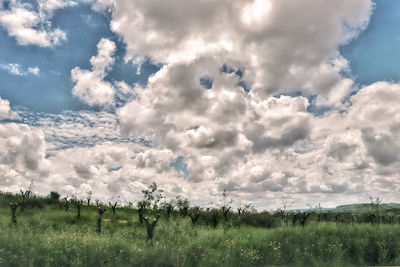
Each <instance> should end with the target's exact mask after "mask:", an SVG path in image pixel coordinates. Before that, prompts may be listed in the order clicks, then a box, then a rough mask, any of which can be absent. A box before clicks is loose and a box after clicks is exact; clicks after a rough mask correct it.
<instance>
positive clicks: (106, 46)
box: [71, 38, 116, 106]
mask: <svg viewBox="0 0 400 267" xmlns="http://www.w3.org/2000/svg"><path fill="white" fill-rule="evenodd" d="M115 50H116V46H115V43H114V42H112V41H110V40H108V39H105V38H103V39H101V40H100V42H99V43H98V44H97V55H96V56H93V57H92V58H91V59H90V63H91V65H92V70H91V71H89V70H81V69H80V68H79V67H76V68H74V69H72V70H71V78H72V81H73V82H74V83H75V86H74V88H73V89H72V93H73V94H74V95H76V96H78V97H79V98H81V99H82V100H83V101H85V102H86V103H88V104H89V105H91V106H93V105H107V104H111V103H112V102H113V100H114V94H115V88H114V87H113V85H112V84H110V83H109V82H107V81H104V78H105V77H106V74H107V71H109V70H110V68H111V66H112V65H113V64H114V61H115V59H114V57H113V55H114V53H115Z"/></svg>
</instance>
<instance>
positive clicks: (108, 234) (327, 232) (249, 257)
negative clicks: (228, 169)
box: [0, 194, 400, 266]
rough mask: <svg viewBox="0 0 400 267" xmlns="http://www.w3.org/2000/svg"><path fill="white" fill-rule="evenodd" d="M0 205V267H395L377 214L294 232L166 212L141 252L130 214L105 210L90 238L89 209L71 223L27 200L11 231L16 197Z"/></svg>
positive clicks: (251, 218) (93, 213) (396, 258)
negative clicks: (374, 219) (98, 229)
mask: <svg viewBox="0 0 400 267" xmlns="http://www.w3.org/2000/svg"><path fill="white" fill-rule="evenodd" d="M0 198H1V199H0V265H1V266H269V265H286V266H354V265H364V266H365V265H400V224H399V223H398V222H397V221H393V220H392V221H390V222H387V221H386V220H387V219H385V218H387V217H384V216H383V215H382V220H381V221H382V222H381V223H378V222H372V223H365V222H359V221H360V220H361V219H360V218H367V217H362V216H361V215H357V219H354V220H350V221H346V220H345V219H341V220H340V221H332V220H333V218H337V217H336V215H337V214H335V213H332V212H329V213H328V215H327V216H325V217H324V218H325V219H326V220H325V221H318V216H317V214H316V213H313V214H311V216H310V217H309V219H308V221H307V222H306V223H305V226H304V227H302V226H301V225H299V224H295V226H293V225H292V223H291V221H290V218H291V217H290V216H292V215H290V214H287V215H286V217H285V216H284V217H282V216H281V217H279V216H278V215H277V214H269V213H252V214H246V217H245V216H244V215H243V216H238V214H237V213H230V214H229V217H228V220H227V221H226V222H225V221H224V218H223V216H222V215H221V214H219V217H218V220H219V223H218V226H217V227H216V228H215V229H214V227H213V226H212V224H211V222H209V220H208V217H207V212H205V211H204V212H202V213H201V214H200V218H199V221H198V222H197V223H196V224H195V225H194V226H193V224H192V221H191V219H190V217H188V216H186V217H184V216H182V215H181V214H179V213H178V212H177V211H174V212H173V213H172V215H171V218H170V219H167V218H166V215H165V213H164V212H163V211H162V210H158V211H157V213H160V214H161V218H160V219H159V221H158V223H157V225H156V227H155V230H154V239H153V245H148V242H147V237H146V226H145V224H144V223H143V224H140V223H139V216H138V212H137V210H136V209H129V208H119V209H117V210H116V214H115V215H114V214H113V213H112V211H111V209H108V210H107V211H106V212H105V214H104V216H103V218H102V231H101V233H97V232H96V225H97V219H98V215H97V207H95V206H82V209H81V217H80V218H79V219H78V218H77V210H76V208H75V207H74V206H71V208H70V209H69V210H68V211H67V210H65V208H64V206H63V203H62V202H58V201H50V199H45V198H34V199H30V200H29V201H27V203H26V205H25V208H24V211H21V209H20V208H18V209H17V213H16V219H17V223H16V224H15V225H14V224H12V223H11V215H10V214H11V209H10V207H9V206H8V204H7V203H8V201H10V200H12V199H14V198H16V196H11V195H5V194H1V195H0ZM395 211H396V210H395ZM395 211H393V210H391V211H390V212H391V214H392V213H393V214H395ZM209 213H210V212H209ZM382 213H383V212H382ZM280 214H281V215H282V213H280ZM147 216H149V218H153V211H151V210H148V211H147ZM352 216H354V213H353V215H352ZM391 216H392V215H391ZM393 216H394V217H393ZM393 216H392V217H390V218H392V219H393V218H396V219H397V217H396V216H398V215H393ZM343 218H344V217H343ZM251 224H253V225H256V226H251Z"/></svg>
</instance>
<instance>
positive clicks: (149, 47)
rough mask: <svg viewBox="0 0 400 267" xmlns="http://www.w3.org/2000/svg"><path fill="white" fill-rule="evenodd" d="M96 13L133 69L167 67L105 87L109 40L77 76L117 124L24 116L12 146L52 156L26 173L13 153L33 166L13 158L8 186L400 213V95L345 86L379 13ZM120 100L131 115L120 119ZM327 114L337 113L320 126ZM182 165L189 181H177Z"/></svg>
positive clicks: (257, 8)
mask: <svg viewBox="0 0 400 267" xmlns="http://www.w3.org/2000/svg"><path fill="white" fill-rule="evenodd" d="M91 3H92V4H94V8H95V9H96V8H98V10H101V11H103V10H104V8H105V7H111V9H110V10H112V21H111V28H112V30H113V31H115V32H116V33H118V34H119V35H120V36H121V37H122V40H123V41H124V42H125V43H126V46H127V55H126V57H127V59H132V60H134V61H136V62H137V63H140V62H141V61H143V60H144V59H146V58H151V59H152V60H153V61H155V62H159V63H162V67H161V68H160V70H159V71H158V72H157V73H155V74H154V75H152V76H151V77H150V78H149V80H148V83H147V84H146V85H145V86H144V87H141V86H139V85H131V84H127V83H124V82H120V83H114V84H111V83H110V82H108V81H105V78H106V76H107V73H108V71H109V70H110V68H111V66H112V65H113V63H114V60H115V59H114V53H115V49H116V46H115V44H114V43H113V42H112V41H110V40H108V39H102V40H101V41H100V42H99V44H98V46H97V48H98V53H97V55H95V56H93V57H92V58H91V60H90V63H91V65H92V67H91V69H90V70H82V69H80V68H79V67H76V68H74V69H73V70H72V71H71V76H72V80H73V81H74V82H75V86H74V89H73V93H74V94H75V95H76V96H77V97H79V98H81V99H82V100H83V101H85V102H86V103H88V104H89V105H115V106H116V107H118V108H116V114H111V113H107V112H99V113H94V112H65V113H62V114H58V115H54V114H53V115H47V116H44V115H43V114H42V115H41V118H38V117H37V115H29V114H27V113H26V112H25V113H24V112H21V113H19V114H20V116H21V118H22V119H21V122H22V123H25V124H31V126H30V127H28V126H26V125H25V126H23V125H14V126H13V127H16V128H18V129H19V127H21V129H24V130H19V131H14V132H15V133H13V132H12V131H11V130H8V131H7V133H8V135H7V136H6V137H4V139H7V138H8V139H10V138H11V137H10V136H13V138H14V139H15V138H17V136H18V138H19V139H21V140H22V139H23V138H24V136H25V135H27V133H29V134H28V135H34V133H36V135H38V136H40V134H39V132H40V131H39V132H38V130H37V129H43V130H42V133H44V136H45V137H44V139H43V136H42V137H40V138H36V139H35V138H33V137H32V138H31V139H29V138H27V137H26V138H27V140H28V141H26V142H27V143H37V144H39V143H40V144H41V145H37V147H36V149H35V151H41V153H42V154H40V155H39V156H36V157H35V158H38V159H39V160H38V161H37V162H36V163H35V162H31V161H30V156H29V155H30V154H29V153H28V156H27V157H26V160H25V156H23V155H25V154H24V153H23V151H22V149H21V148H20V147H19V146H18V145H17V144H18V142H14V143H15V145H14V146H13V147H5V150H4V151H12V149H14V151H18V153H17V154H18V155H20V156H19V158H18V156H15V157H14V158H18V160H14V161H13V162H15V164H14V163H10V162H11V161H7V158H10V159H11V158H12V157H11V154H12V155H14V154H15V153H14V154H13V153H11V152H10V153H11V154H10V156H5V157H4V158H3V159H2V160H3V162H5V164H3V165H0V167H1V168H0V171H1V170H3V171H4V170H5V168H7V164H10V166H11V168H12V170H11V171H9V172H8V174H7V175H8V176H7V177H9V178H8V179H9V181H11V180H10V179H22V178H11V177H22V176H23V175H24V174H23V173H24V171H30V172H33V173H39V172H44V171H45V170H48V175H45V176H44V177H43V178H42V179H41V180H40V186H39V187H40V188H41V190H43V191H45V190H47V191H45V192H46V193H48V191H49V190H59V191H60V192H61V193H62V194H69V195H72V194H73V195H77V196H84V195H86V194H87V192H88V191H93V192H94V194H95V197H96V198H101V199H103V200H107V198H112V197H117V196H121V198H122V199H123V200H125V201H136V200H138V197H140V190H142V189H144V188H146V187H147V185H149V184H150V183H151V182H153V181H156V182H157V183H158V184H159V185H160V186H161V187H162V188H163V189H164V190H165V192H166V193H167V195H168V196H169V197H174V196H175V195H177V194H180V195H183V196H185V197H189V198H190V200H191V201H192V203H194V204H199V205H207V204H209V202H210V201H214V202H216V201H218V200H219V196H220V194H221V191H222V190H224V189H227V190H229V191H230V192H231V193H232V196H233V197H234V199H235V200H236V201H239V199H240V201H241V202H252V203H254V204H255V205H256V207H258V208H266V207H267V208H277V207H279V206H280V205H281V204H280V202H279V198H280V197H282V196H283V195H286V196H290V198H292V199H293V200H294V201H296V204H295V206H294V207H298V208H301V207H304V203H305V202H306V201H317V203H321V204H322V205H323V206H333V205H338V204H341V203H349V202H362V201H366V200H368V197H369V196H370V195H375V196H377V195H379V196H382V197H383V198H384V199H385V201H398V200H399V198H398V190H400V184H399V183H398V182H397V181H398V179H399V178H400V177H399V173H400V172H399V171H400V157H399V154H398V152H397V151H398V148H399V147H400V117H399V115H398V114H400V110H398V109H399V105H398V103H399V101H400V99H399V95H398V93H397V92H398V91H399V90H400V88H399V86H400V85H399V84H394V83H386V82H380V83H375V84H372V85H370V86H366V87H363V88H355V86H354V81H353V80H351V79H350V78H345V77H343V73H344V72H349V64H348V61H347V60H346V59H345V58H343V57H342V56H341V55H340V53H339V50H338V48H339V46H340V45H342V44H344V43H346V42H348V41H349V40H351V39H352V38H354V37H355V36H356V35H357V34H358V32H359V31H361V30H363V29H364V28H365V27H366V25H367V23H368V21H369V17H370V13H371V10H372V8H373V4H372V2H371V1H364V0H356V1H351V2H349V1H344V0H343V1H342V0H340V1H335V2H334V3H333V2H331V1H328V0H326V1H325V0H324V1H320V0H311V1H310V0H307V1H306V0H304V1H303V0H301V1H296V2H295V3H292V2H291V3H288V2H286V1H278V0H246V1H239V0H237V1H236V0H233V1H227V0H218V1H192V0H184V1H183V0H182V1H181V0H173V1H172V0H166V1H161V2H160V1H149V0H146V1H144V0H132V1H127V0H120V1H115V3H113V2H112V1H91ZM55 6H57V5H55ZM48 9H50V8H48ZM302 10H304V12H302ZM287 18H290V20H288V19H287ZM356 90H358V91H356ZM299 91H300V92H301V93H300V94H296V93H293V92H299ZM132 92H133V96H132ZM119 94H120V95H119ZM126 95H129V96H128V97H125V96H126ZM309 95H314V96H315V102H312V101H310V100H309V99H310V98H308V96H309ZM116 98H124V99H125V102H126V103H125V102H124V103H122V104H120V106H118V105H116V104H115V103H114V102H115V99H116ZM310 102H311V103H310ZM315 103H316V104H317V105H324V106H330V107H331V108H330V109H328V110H327V112H325V113H324V114H318V116H315V115H313V114H312V113H310V112H309V108H310V105H313V104H315ZM6 106H7V105H6ZM7 125H8V124H7ZM7 127H11V126H9V125H8V126H7ZM118 128H120V131H121V132H120V133H118V132H117V131H118ZM13 138H11V139H13ZM18 138H17V139H18ZM35 140H36V141H35ZM40 140H41V141H40ZM43 140H45V141H46V144H44V143H43ZM39 141H40V142H39ZM3 143H4V144H6V143H7V144H8V143H10V144H14V143H13V142H11V141H7V142H6V141H4V142H3ZM32 147H34V146H33V145H32ZM1 151H3V150H1ZM43 151H46V152H47V153H48V154H47V157H44V156H43ZM7 153H8V152H7ZM178 160H179V162H180V163H181V164H182V165H185V166H186V168H187V169H186V170H185V172H182V171H180V170H179V169H178V168H177V169H175V168H176V166H175V165H176V164H175V165H174V163H176V162H178ZM6 163H7V164H6ZM13 164H14V165H13ZM46 164H50V166H51V168H50V169H48V168H47V169H46V166H49V165H46ZM174 166H175V167H174ZM186 171H187V173H186ZM7 186H11V182H8V185H7ZM7 186H6V188H9V187H7ZM317 203H315V204H317Z"/></svg>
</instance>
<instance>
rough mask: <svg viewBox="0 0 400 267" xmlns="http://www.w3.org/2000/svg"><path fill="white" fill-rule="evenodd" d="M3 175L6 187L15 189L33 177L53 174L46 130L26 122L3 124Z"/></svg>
mask: <svg viewBox="0 0 400 267" xmlns="http://www.w3.org/2000/svg"><path fill="white" fill-rule="evenodd" d="M0 148H1V152H0V175H1V176H2V177H3V178H2V179H1V185H2V188H3V189H9V190H12V189H14V191H15V187H17V186H21V185H23V184H27V183H28V181H29V179H33V180H36V181H38V178H42V177H46V176H47V175H48V174H49V169H50V163H49V162H48V160H47V159H46V157H45V155H46V143H45V141H44V134H43V132H42V131H40V130H37V129H32V128H31V127H29V126H28V125H25V124H15V123H6V124H0Z"/></svg>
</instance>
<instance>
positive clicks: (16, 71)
mask: <svg viewBox="0 0 400 267" xmlns="http://www.w3.org/2000/svg"><path fill="white" fill-rule="evenodd" d="M0 69H3V70H6V71H8V72H9V73H10V74H13V75H17V76H25V75H28V74H33V75H36V76H38V75H39V72H40V69H39V68H38V67H28V69H26V68H25V67H23V66H21V65H20V64H17V63H9V64H0Z"/></svg>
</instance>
